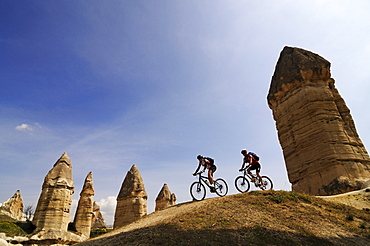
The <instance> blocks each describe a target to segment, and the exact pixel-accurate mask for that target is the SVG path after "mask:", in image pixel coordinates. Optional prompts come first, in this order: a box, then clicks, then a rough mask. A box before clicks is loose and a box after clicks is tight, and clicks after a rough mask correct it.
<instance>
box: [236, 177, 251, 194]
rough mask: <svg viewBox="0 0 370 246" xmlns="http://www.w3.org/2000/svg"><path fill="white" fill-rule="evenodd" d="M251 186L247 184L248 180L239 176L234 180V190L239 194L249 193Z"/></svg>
mask: <svg viewBox="0 0 370 246" xmlns="http://www.w3.org/2000/svg"><path fill="white" fill-rule="evenodd" d="M250 187H251V185H250V184H249V182H248V180H247V179H246V178H245V177H243V176H239V177H237V178H236V179H235V188H236V189H237V190H238V191H239V192H241V193H244V192H247V191H249V189H250Z"/></svg>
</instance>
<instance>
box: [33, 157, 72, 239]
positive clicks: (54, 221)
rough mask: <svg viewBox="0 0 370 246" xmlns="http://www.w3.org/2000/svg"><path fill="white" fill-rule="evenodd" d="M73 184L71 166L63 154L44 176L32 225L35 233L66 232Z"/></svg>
mask: <svg viewBox="0 0 370 246" xmlns="http://www.w3.org/2000/svg"><path fill="white" fill-rule="evenodd" d="M73 192H74V183H73V180H72V164H71V161H70V159H69V157H68V155H67V153H64V154H63V155H62V156H61V157H60V158H59V159H58V160H57V162H56V163H55V164H54V166H53V168H52V169H51V170H50V171H49V173H48V174H47V175H46V176H45V179H44V183H43V185H42V191H41V194H40V198H39V201H38V203H37V207H36V211H35V215H34V218H33V221H32V223H33V224H34V225H35V226H36V230H35V232H38V231H41V230H48V229H59V230H61V231H67V228H68V223H69V222H70V215H69V211H70V207H71V203H72V194H73Z"/></svg>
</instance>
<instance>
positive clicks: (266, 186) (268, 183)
mask: <svg viewBox="0 0 370 246" xmlns="http://www.w3.org/2000/svg"><path fill="white" fill-rule="evenodd" d="M262 182H263V186H261V187H260V188H261V190H272V188H273V186H274V185H273V183H272V180H271V179H270V178H269V177H267V176H262Z"/></svg>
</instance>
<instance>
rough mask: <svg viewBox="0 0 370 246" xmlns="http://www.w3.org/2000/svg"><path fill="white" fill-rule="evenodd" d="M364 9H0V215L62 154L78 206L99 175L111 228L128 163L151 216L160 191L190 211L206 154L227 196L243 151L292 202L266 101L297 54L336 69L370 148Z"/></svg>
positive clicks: (131, 5) (178, 4)
mask: <svg viewBox="0 0 370 246" xmlns="http://www.w3.org/2000/svg"><path fill="white" fill-rule="evenodd" d="M368 9H370V3H369V2H367V1H330V0H328V1H319V0H316V1H304V0H302V1H299V2H297V1H282V0H281V1H264V0H261V1H174V0H171V1H95V0H89V1H10V0H9V1H8V0H1V1H0V50H1V56H0V88H1V89H0V114H1V117H0V136H1V137H0V166H1V172H0V202H3V201H5V200H7V199H8V198H9V197H11V196H12V195H13V194H14V193H15V191H16V190H17V189H19V190H20V191H21V195H22V196H23V198H24V202H25V204H26V205H29V204H33V205H34V206H36V204H37V200H38V197H39V194H40V192H41V185H42V182H43V179H44V177H45V175H46V174H47V172H48V171H49V170H50V169H51V168H52V166H53V164H54V163H55V161H56V160H57V159H58V158H59V157H60V156H61V155H62V154H63V153H64V152H67V153H68V155H69V157H70V158H71V162H72V165H73V178H74V182H75V194H74V195H73V199H74V204H76V201H77V200H78V198H79V193H80V191H81V188H82V185H83V181H84V179H85V177H86V175H87V173H88V172H89V171H92V172H93V178H94V184H95V200H96V201H97V202H99V204H100V205H101V208H102V211H103V212H104V214H105V219H106V221H107V223H108V224H112V221H113V214H114V208H115V207H114V206H115V205H114V200H115V196H116V195H117V194H118V192H119V189H120V187H121V184H122V181H123V179H124V177H125V175H126V173H127V171H128V170H129V169H130V168H131V166H132V165H133V164H136V165H137V166H138V168H139V170H140V172H141V174H142V176H143V179H144V182H145V187H146V189H147V193H148V196H149V198H148V212H149V213H150V212H153V210H154V207H155V202H154V201H155V198H156V197H157V195H158V193H159V191H160V189H161V188H162V186H163V184H164V183H167V184H168V186H169V188H170V190H171V191H172V192H174V193H175V194H176V196H177V199H178V203H180V202H185V201H189V200H190V199H191V198H190V195H189V187H190V184H191V183H192V182H193V181H194V180H195V179H194V177H193V176H192V175H191V174H192V173H193V171H194V170H195V168H196V166H197V160H196V156H197V155H198V154H203V155H206V156H211V157H213V158H215V163H216V165H217V167H218V170H217V172H216V173H215V177H223V178H224V179H226V181H227V182H228V183H229V187H230V191H229V193H230V194H235V193H236V192H237V191H236V190H235V188H234V185H233V184H234V179H235V177H236V176H237V175H238V174H239V173H238V169H239V168H240V166H241V161H242V157H241V155H240V150H241V149H243V148H247V149H248V150H251V151H254V152H256V153H258V154H259V155H260V157H261V164H262V174H266V175H268V176H270V177H271V178H272V179H273V180H274V183H275V188H276V189H283V190H289V189H290V183H289V181H288V178H287V174H286V170H285V166H284V165H285V164H284V160H283V156H282V151H281V147H280V144H279V142H278V139H277V133H276V129H275V122H274V120H273V118H272V113H271V110H270V109H269V108H268V105H267V101H266V97H267V93H268V90H269V86H270V82H271V76H272V74H273V72H274V68H275V65H276V62H277V59H278V57H279V53H280V51H281V50H282V49H283V47H284V46H293V47H300V48H304V49H307V50H310V51H312V52H314V53H317V54H320V55H321V56H323V57H324V58H325V59H327V60H329V61H330V62H331V63H332V66H331V68H332V77H333V78H334V79H335V80H336V87H337V88H338V90H339V92H340V93H341V95H342V97H343V98H344V100H345V101H346V103H347V106H348V107H349V108H350V109H351V113H352V116H353V118H354V120H355V123H356V127H357V131H358V133H359V135H360V137H361V139H362V140H363V142H364V144H365V146H368V145H369V144H370V136H369V129H368V122H369V120H370V116H369V114H367V112H368V108H367V107H368V106H367V105H368V104H369V103H368V95H369V92H370V85H369V83H368V81H369V79H370V69H369V68H368V67H369V64H370V34H369V32H368V30H369V29H370V17H369V14H368ZM209 197H212V196H209ZM72 216H73V215H72Z"/></svg>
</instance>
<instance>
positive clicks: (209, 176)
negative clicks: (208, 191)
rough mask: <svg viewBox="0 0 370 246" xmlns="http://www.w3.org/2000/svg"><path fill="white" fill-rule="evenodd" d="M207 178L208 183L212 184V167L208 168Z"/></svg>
mask: <svg viewBox="0 0 370 246" xmlns="http://www.w3.org/2000/svg"><path fill="white" fill-rule="evenodd" d="M208 179H209V183H210V184H211V185H213V183H214V181H213V170H212V169H209V170H208Z"/></svg>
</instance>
